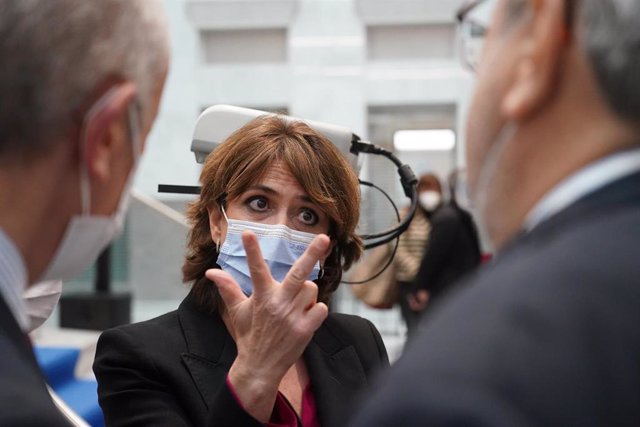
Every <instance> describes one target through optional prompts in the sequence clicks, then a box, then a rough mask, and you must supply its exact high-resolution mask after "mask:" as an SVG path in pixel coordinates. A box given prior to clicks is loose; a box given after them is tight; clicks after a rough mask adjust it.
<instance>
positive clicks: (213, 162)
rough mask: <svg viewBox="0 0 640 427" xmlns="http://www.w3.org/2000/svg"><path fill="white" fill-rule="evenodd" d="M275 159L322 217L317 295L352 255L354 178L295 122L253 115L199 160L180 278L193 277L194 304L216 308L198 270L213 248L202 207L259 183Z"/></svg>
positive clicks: (334, 282) (357, 249)
mask: <svg viewBox="0 0 640 427" xmlns="http://www.w3.org/2000/svg"><path fill="white" fill-rule="evenodd" d="M277 162H281V163H283V164H285V165H286V166H287V167H288V168H289V170H290V172H291V174H292V175H293V176H294V177H295V178H296V180H297V181H298V182H299V184H300V186H301V187H302V188H303V189H304V190H305V191H306V192H307V194H308V195H309V197H310V198H311V200H312V201H313V202H314V203H316V204H317V205H318V206H319V207H320V209H322V210H323V211H324V213H325V214H327V216H328V217H329V218H330V224H331V225H330V229H329V233H328V234H329V237H330V238H331V241H332V243H333V245H334V246H333V249H332V250H331V253H330V254H329V256H328V257H327V259H326V260H325V263H324V266H323V270H324V274H323V275H322V277H320V278H318V279H317V280H316V281H315V283H316V284H317V285H318V300H319V301H323V302H328V300H329V297H330V295H331V293H333V292H334V291H335V290H336V288H337V287H338V285H339V283H340V280H341V278H342V271H343V270H346V269H348V268H349V267H350V266H351V264H352V263H353V262H355V261H357V260H358V259H359V258H360V255H361V253H362V241H361V240H360V238H359V237H358V236H357V234H356V232H355V229H356V225H357V224H358V220H359V217H360V188H359V184H358V177H357V176H356V174H355V173H354V171H353V169H352V168H351V166H350V165H349V163H348V162H347V161H346V159H345V157H344V156H343V155H342V154H341V153H340V151H338V149H337V148H336V147H335V146H334V145H333V144H332V143H331V142H330V141H329V140H328V139H327V138H325V137H324V136H323V135H321V134H320V133H318V132H316V131H314V130H313V129H312V128H311V127H309V126H308V125H307V124H305V123H304V122H301V121H294V122H286V121H285V120H284V119H283V118H281V117H278V116H275V115H266V116H261V117H258V118H256V119H254V120H252V121H251V122H249V123H247V124H246V125H245V126H243V127H242V128H240V129H239V130H237V131H236V132H235V133H233V134H232V135H231V136H230V137H229V138H227V140H225V141H224V142H223V143H222V144H220V145H219V146H218V147H217V148H216V149H215V150H214V151H213V152H212V153H211V154H210V155H209V157H207V160H206V161H205V163H204V167H203V169H202V172H201V174H200V182H201V184H202V191H201V193H200V197H199V199H198V200H196V201H195V202H193V203H192V204H191V205H190V206H189V209H188V212H187V218H188V220H189V222H190V224H191V231H190V232H189V236H188V240H187V255H186V259H185V262H184V264H183V266H182V276H183V281H184V282H185V283H186V282H191V281H193V290H192V292H193V293H194V294H195V297H196V298H197V300H198V301H199V303H200V304H202V305H204V306H208V307H211V308H212V309H213V310H218V311H220V309H221V306H220V298H219V295H218V291H217V288H216V286H215V285H214V284H213V283H211V281H209V280H208V279H207V278H206V277H205V275H204V273H205V271H206V270H208V269H210V268H216V267H217V265H216V261H217V259H218V253H217V250H216V245H215V244H214V242H213V240H212V238H211V230H210V228H209V211H208V209H210V208H211V209H219V208H220V205H221V204H222V205H224V203H225V202H226V201H229V200H234V199H235V198H237V197H239V196H240V195H242V193H243V192H245V191H246V190H247V189H248V188H249V187H250V186H251V185H253V184H254V183H256V182H259V181H260V180H261V179H262V177H263V176H264V175H265V173H266V172H267V170H268V169H269V168H270V167H271V166H272V165H274V164H276V163H277Z"/></svg>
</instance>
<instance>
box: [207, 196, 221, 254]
mask: <svg viewBox="0 0 640 427" xmlns="http://www.w3.org/2000/svg"><path fill="white" fill-rule="evenodd" d="M207 212H209V229H210V230H211V240H213V243H215V244H219V243H220V240H221V239H222V227H221V221H222V212H220V206H219V205H218V204H217V203H214V204H213V205H211V206H209V207H208V208H207Z"/></svg>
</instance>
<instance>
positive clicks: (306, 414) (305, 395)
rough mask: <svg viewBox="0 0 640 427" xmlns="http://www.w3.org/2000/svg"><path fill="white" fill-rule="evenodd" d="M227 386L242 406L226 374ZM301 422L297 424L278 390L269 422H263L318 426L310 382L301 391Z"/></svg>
mask: <svg viewBox="0 0 640 427" xmlns="http://www.w3.org/2000/svg"><path fill="white" fill-rule="evenodd" d="M227 386H228V387H229V390H231V394H233V397H234V398H235V399H236V402H238V405H240V406H241V407H242V409H245V408H244V405H243V404H242V402H241V401H240V398H238V395H237V394H236V390H235V389H234V388H233V384H231V381H229V377H228V376H227ZM300 418H301V420H302V424H298V416H297V414H296V411H295V410H294V409H293V407H292V406H291V404H290V403H289V401H288V400H287V398H286V397H284V395H283V394H282V393H280V392H278V395H277V396H276V402H275V404H274V405H273V412H272V413H271V417H270V418H269V422H268V423H266V424H265V426H266V427H320V422H319V421H318V414H317V411H316V398H315V396H314V394H313V391H312V390H311V383H309V384H307V386H306V387H305V388H304V391H303V392H302V412H301V414H300Z"/></svg>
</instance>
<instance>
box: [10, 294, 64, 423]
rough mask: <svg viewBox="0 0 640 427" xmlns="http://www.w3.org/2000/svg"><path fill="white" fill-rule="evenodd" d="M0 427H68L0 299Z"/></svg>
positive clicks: (18, 330)
mask: <svg viewBox="0 0 640 427" xmlns="http://www.w3.org/2000/svg"><path fill="white" fill-rule="evenodd" d="M0 426H2V427H13V426H21V427H23V426H24V427H31V426H33V427H36V426H37V427H40V426H53V427H58V426H67V427H68V426H69V424H68V423H67V421H66V420H65V419H64V417H63V416H62V415H61V414H60V412H59V411H58V409H57V408H56V407H55V405H54V403H53V401H52V400H51V396H49V392H48V391H47V388H46V387H45V382H44V378H43V376H42V374H41V372H40V368H39V367H38V364H37V362H36V359H35V357H34V355H33V351H32V349H31V346H30V344H29V342H28V338H27V336H26V335H25V334H24V332H22V330H21V329H20V327H19V326H18V323H17V322H16V320H15V319H14V318H13V315H12V314H11V311H9V307H8V306H7V305H6V303H5V301H4V299H3V298H2V297H0Z"/></svg>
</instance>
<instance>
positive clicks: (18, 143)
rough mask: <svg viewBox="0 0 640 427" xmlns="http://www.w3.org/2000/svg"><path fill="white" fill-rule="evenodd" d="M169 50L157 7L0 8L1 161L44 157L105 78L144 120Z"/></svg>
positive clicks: (17, 3)
mask: <svg viewBox="0 0 640 427" xmlns="http://www.w3.org/2000/svg"><path fill="white" fill-rule="evenodd" d="M167 43H168V37H167V24H166V20H165V16H164V13H163V9H162V7H161V5H160V2H159V1H158V0H0V64H1V65H0V157H1V156H4V155H5V154H6V153H9V152H20V153H34V152H36V151H40V152H46V151H47V149H48V148H49V147H50V146H51V144H52V142H53V140H54V139H55V138H58V137H59V136H60V135H61V134H62V133H63V132H64V131H66V130H67V129H68V127H69V126H70V125H71V124H72V122H73V121H74V120H79V119H81V117H75V116H77V113H78V109H80V108H81V107H82V106H83V103H86V102H87V101H88V98H89V97H90V96H95V94H94V93H93V92H94V91H95V90H96V87H97V86H98V85H99V84H101V83H103V82H105V81H106V80H107V79H108V78H122V79H126V80H130V81H132V82H134V83H135V84H136V87H137V90H138V101H139V102H140V104H141V107H142V111H143V112H147V111H148V107H149V104H150V100H151V97H152V94H153V91H154V89H155V88H156V87H157V84H158V82H159V78H160V76H161V73H162V71H164V64H165V61H166V60H167V57H168V44H167Z"/></svg>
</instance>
